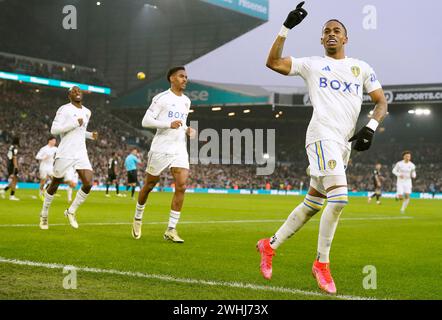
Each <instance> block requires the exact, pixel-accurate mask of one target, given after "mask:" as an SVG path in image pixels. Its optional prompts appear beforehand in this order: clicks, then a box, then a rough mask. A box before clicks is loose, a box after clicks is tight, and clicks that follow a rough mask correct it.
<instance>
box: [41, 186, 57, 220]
mask: <svg viewBox="0 0 442 320" xmlns="http://www.w3.org/2000/svg"><path fill="white" fill-rule="evenodd" d="M44 196H45V199H44V201H43V208H42V209H41V213H40V214H41V216H42V217H47V216H48V214H49V207H50V206H51V203H52V200H54V195H52V196H51V195H50V194H49V193H48V192H47V191H45V193H44Z"/></svg>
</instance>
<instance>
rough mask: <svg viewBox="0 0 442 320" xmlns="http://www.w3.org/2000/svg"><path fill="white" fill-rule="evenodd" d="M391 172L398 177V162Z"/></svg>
mask: <svg viewBox="0 0 442 320" xmlns="http://www.w3.org/2000/svg"><path fill="white" fill-rule="evenodd" d="M392 172H393V174H394V175H395V176H396V177H399V174H400V172H399V162H398V163H396V164H395V166H394V168H393V171H392Z"/></svg>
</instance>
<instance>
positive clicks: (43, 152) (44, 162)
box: [35, 145, 57, 168]
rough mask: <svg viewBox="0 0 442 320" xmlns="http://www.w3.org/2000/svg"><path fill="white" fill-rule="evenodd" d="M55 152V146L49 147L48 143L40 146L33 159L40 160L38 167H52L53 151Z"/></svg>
mask: <svg viewBox="0 0 442 320" xmlns="http://www.w3.org/2000/svg"><path fill="white" fill-rule="evenodd" d="M56 152H57V147H55V146H53V147H50V146H48V145H46V146H44V147H42V148H41V149H40V150H39V151H38V153H37V155H36V156H35V159H37V160H40V168H52V167H53V165H54V159H55V153H56Z"/></svg>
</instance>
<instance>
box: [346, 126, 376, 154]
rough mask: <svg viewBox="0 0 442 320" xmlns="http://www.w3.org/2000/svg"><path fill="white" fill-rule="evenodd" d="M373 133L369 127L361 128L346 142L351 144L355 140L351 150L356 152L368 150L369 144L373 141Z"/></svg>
mask: <svg viewBox="0 0 442 320" xmlns="http://www.w3.org/2000/svg"><path fill="white" fill-rule="evenodd" d="M373 136H374V131H373V130H372V129H370V128H369V127H363V128H362V129H361V130H359V131H358V133H356V134H355V135H354V136H353V137H351V138H350V140H348V142H352V141H355V140H356V143H355V145H354V146H353V149H355V150H356V151H365V150H368V149H369V148H370V146H371V142H372V141H373Z"/></svg>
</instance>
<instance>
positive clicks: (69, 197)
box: [66, 186, 72, 202]
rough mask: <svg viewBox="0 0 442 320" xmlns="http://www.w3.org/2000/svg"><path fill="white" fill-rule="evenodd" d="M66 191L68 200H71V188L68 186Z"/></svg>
mask: <svg viewBox="0 0 442 320" xmlns="http://www.w3.org/2000/svg"><path fill="white" fill-rule="evenodd" d="M66 192H67V193H68V202H71V201H72V188H71V187H69V186H68V188H67V190H66Z"/></svg>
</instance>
